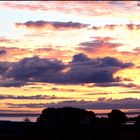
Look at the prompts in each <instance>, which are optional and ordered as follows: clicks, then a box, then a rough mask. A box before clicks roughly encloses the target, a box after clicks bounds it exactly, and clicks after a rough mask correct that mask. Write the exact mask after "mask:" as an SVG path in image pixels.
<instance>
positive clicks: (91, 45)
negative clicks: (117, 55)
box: [78, 38, 122, 52]
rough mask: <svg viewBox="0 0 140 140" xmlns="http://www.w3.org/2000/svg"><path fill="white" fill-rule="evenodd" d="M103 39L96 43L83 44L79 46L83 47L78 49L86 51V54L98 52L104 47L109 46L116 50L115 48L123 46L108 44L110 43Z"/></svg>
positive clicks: (97, 40) (95, 41)
mask: <svg viewBox="0 0 140 140" xmlns="http://www.w3.org/2000/svg"><path fill="white" fill-rule="evenodd" d="M103 39H104V38H103ZM103 39H102V38H100V39H96V40H94V41H87V42H82V43H80V44H79V45H80V46H81V47H79V48H78V49H79V50H82V51H86V52H93V51H96V50H97V49H99V48H101V47H104V46H107V47H110V48H115V47H118V46H121V45H122V44H120V43H111V42H108V41H106V40H103Z"/></svg>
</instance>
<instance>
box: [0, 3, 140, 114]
mask: <svg viewBox="0 0 140 140" xmlns="http://www.w3.org/2000/svg"><path fill="white" fill-rule="evenodd" d="M0 18H1V22H0V113H39V112H41V110H42V109H43V108H46V107H64V106H71V107H79V108H84V109H89V110H90V109H93V110H100V112H102V111H105V110H109V109H122V110H127V111H134V110H135V111H140V59H139V57H140V39H139V35H140V2H139V1H12V2H10V1H1V2H0Z"/></svg>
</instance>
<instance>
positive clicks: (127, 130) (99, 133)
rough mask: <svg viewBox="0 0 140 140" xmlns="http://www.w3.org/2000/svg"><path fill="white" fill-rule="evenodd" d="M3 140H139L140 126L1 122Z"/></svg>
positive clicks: (0, 128)
mask: <svg viewBox="0 0 140 140" xmlns="http://www.w3.org/2000/svg"><path fill="white" fill-rule="evenodd" d="M0 139H1V140H7V139H8V140H10V139H13V140H27V139H32V140H38V139H46V140H75V139H76V140H80V139H81V140H104V139H106V140H139V139H140V127H139V126H136V125H124V126H118V127H116V128H115V127H114V126H111V125H106V124H100V125H94V126H85V127H84V126H83V127H82V126H81V127H69V128H63V127H61V126H59V127H58V128H54V127H46V126H44V125H42V124H38V123H32V122H0Z"/></svg>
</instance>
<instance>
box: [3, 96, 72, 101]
mask: <svg viewBox="0 0 140 140" xmlns="http://www.w3.org/2000/svg"><path fill="white" fill-rule="evenodd" d="M4 99H18V100H55V99H70V98H66V97H56V96H55V95H51V96H50V95H34V96H23V95H21V96H15V95H0V100H4Z"/></svg>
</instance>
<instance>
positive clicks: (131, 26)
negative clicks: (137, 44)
mask: <svg viewBox="0 0 140 140" xmlns="http://www.w3.org/2000/svg"><path fill="white" fill-rule="evenodd" d="M117 28H125V29H128V30H139V29H140V24H131V23H130V24H119V25H117V24H109V25H105V26H93V27H92V29H93V30H101V29H108V30H115V29H117Z"/></svg>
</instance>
